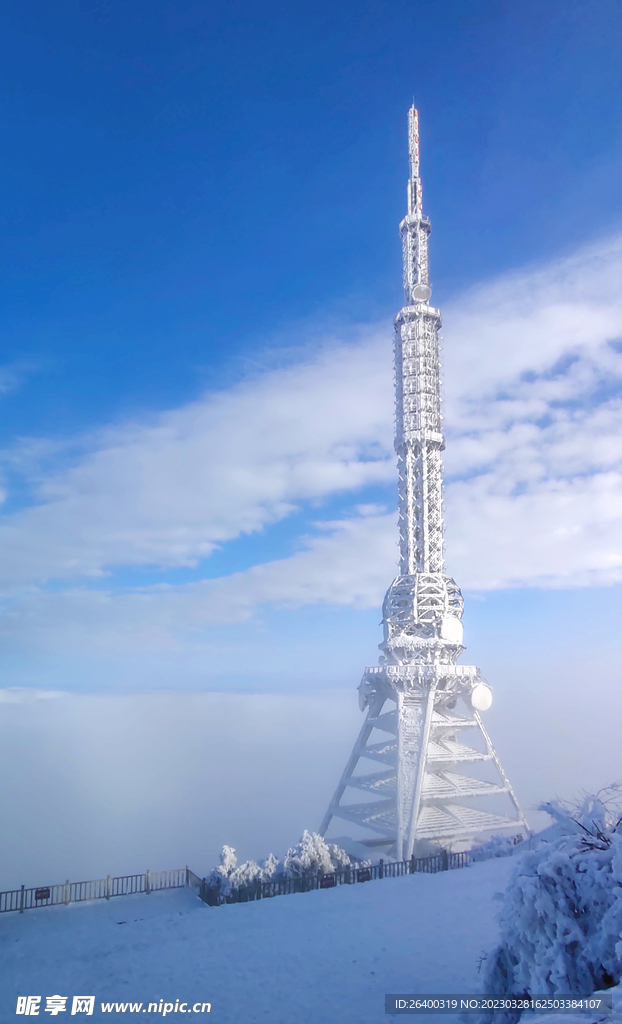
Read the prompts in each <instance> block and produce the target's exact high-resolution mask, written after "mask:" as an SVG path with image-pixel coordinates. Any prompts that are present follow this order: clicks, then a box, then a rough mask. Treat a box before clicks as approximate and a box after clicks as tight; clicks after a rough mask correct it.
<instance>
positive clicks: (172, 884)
mask: <svg viewBox="0 0 622 1024" xmlns="http://www.w3.org/2000/svg"><path fill="white" fill-rule="evenodd" d="M470 863H471V858H470V855H469V853H449V852H448V851H447V850H441V851H440V853H438V854H436V855H435V856H433V857H411V858H410V860H398V861H386V862H385V861H383V860H381V861H379V862H378V864H369V865H366V866H364V867H352V866H351V867H347V868H342V869H341V870H340V871H331V872H329V873H328V874H318V875H312V876H307V877H305V878H276V879H274V880H273V881H269V882H253V883H252V884H251V885H247V886H243V887H241V888H239V889H233V890H232V891H231V892H228V893H227V892H223V891H222V890H221V889H220V888H219V887H218V886H214V885H210V884H209V882H208V881H207V880H206V879H205V878H200V877H199V875H195V873H194V871H191V870H190V868H188V867H185V868H175V869H173V870H172V871H145V872H144V873H143V874H140V875H119V876H116V877H114V878H113V877H111V876H110V875H108V877H107V878H97V879H95V880H92V881H89V882H69V881H67V882H64V883H62V884H60V885H40V886H36V887H33V888H31V889H27V888H26V887H25V886H23V885H22V887H21V888H20V889H10V890H8V891H7V892H0V914H7V913H10V912H11V911H19V912H20V913H23V912H24V910H33V909H35V908H36V907H53V906H58V905H61V904H65V905H68V904H70V903H83V902H85V901H87V900H109V899H111V898H112V897H113V896H131V895H133V894H134V893H146V894H149V893H151V892H160V891H162V890H163V889H182V888H184V887H186V886H188V887H190V888H191V889H194V890H195V892H196V893H197V895H198V896H200V898H201V899H202V900H203V902H204V903H207V904H208V906H210V907H220V906H222V905H223V904H224V903H248V902H250V901H253V900H262V899H270V898H271V897H272V896H289V895H291V894H292V893H295V892H311V891H312V890H314V889H332V888H333V887H334V886H336V885H355V884H356V883H358V882H371V881H373V880H375V879H379V878H400V877H402V876H403V875H413V874H415V873H419V872H424V873H426V874H435V873H436V872H437V871H451V870H453V869H455V868H464V867H467V866H468V865H469V864H470Z"/></svg>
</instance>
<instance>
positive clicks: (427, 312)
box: [321, 106, 527, 859]
mask: <svg viewBox="0 0 622 1024" xmlns="http://www.w3.org/2000/svg"><path fill="white" fill-rule="evenodd" d="M408 141H409V151H410V178H409V181H408V212H407V214H406V216H405V217H404V220H403V221H402V223H401V224H400V232H401V235H402V246H403V259H404V295H405V304H404V307H403V309H402V310H401V311H400V313H399V314H398V316H397V319H396V321H395V409H396V421H395V451H396V453H397V466H398V494H399V549H400V563H399V576H397V578H396V579H395V580H394V581H393V583H392V584H391V586H390V587H389V589H388V591H387V594H386V597H385V599H384V604H383V609H382V611H383V625H384V640H383V642H382V643H381V644H380V649H381V650H382V652H383V655H382V657H381V658H380V664H379V665H377V666H373V667H372V668H367V669H365V672H364V675H363V679H362V682H361V685H360V687H359V693H360V703H361V709H362V710H365V709H367V717H366V719H365V723H364V725H363V728H362V730H361V732H360V735H359V737H358V740H357V741H356V744H355V746H354V750H353V752H352V755H351V757H350V760H349V761H348V763H347V765H346V768H345V771H344V773H343V775H342V777H341V780H340V782H339V785H338V787H337V790H336V792H335V795H334V797H333V799H332V801H331V803H330V806H329V808H328V811H327V813H326V815H325V818H324V821H323V823H322V827H321V832H322V834H325V833H326V832H327V831H328V830H329V828H330V826H331V823H332V822H333V819H334V818H340V819H345V820H346V821H347V822H349V823H350V825H351V826H352V825H354V826H355V829H354V830H353V831H355V832H358V833H359V834H358V835H352V836H347V837H344V836H339V837H337V836H335V837H334V838H335V839H337V838H338V839H339V841H340V842H341V844H342V845H344V846H345V847H346V849H348V848H349V849H350V851H351V852H352V853H355V854H359V855H361V856H362V855H364V854H365V851H366V850H367V852H368V853H369V850H370V848H374V849H375V848H377V849H378V851H379V852H383V853H384V854H385V855H387V856H390V857H396V858H397V859H403V858H407V857H410V856H412V854H413V852H415V853H417V852H425V851H426V849H430V847H435V846H439V845H440V846H443V847H451V846H453V847H458V846H460V848H464V846H468V845H470V843H471V842H472V841H473V840H478V839H480V838H485V837H486V836H487V835H488V836H490V834H491V833H496V832H504V831H506V830H509V829H512V830H513V831H514V832H519V831H521V830H526V828H527V826H526V824H525V820H524V817H523V814H522V812H521V810H520V807H519V806H518V803H517V801H516V798H515V796H514V793H513V792H512V788H511V786H510V784H509V782H508V780H507V778H506V776H505V773H504V771H503V769H502V767H501V764H500V762H499V759H498V757H497V755H496V753H495V750H494V748H493V746H492V744H491V742H490V739H489V738H488V734H487V733H486V730H485V729H484V726H483V723H482V720H481V717H480V711H485V710H487V708H488V707H489V706H490V702H491V699H492V694H491V690H490V688H489V687H488V685H487V684H486V683H484V681H483V680H482V678H481V676H480V673H479V670H478V669H477V668H475V667H474V666H472V665H457V664H456V661H457V659H458V658H459V657H460V655H461V654H462V652H463V651H464V647H463V646H462V610H463V601H462V594H461V593H460V590H459V588H458V585H457V584H456V583H455V582H454V580H453V579H452V578H451V576H447V575H446V574H445V573H444V565H443V500H442V463H441V452H442V451H443V448H444V446H445V442H444V439H443V433H442V415H441V384H440V359H439V341H438V332H439V329H440V326H441V316H440V313H439V311H438V310H437V309H435V308H434V307H433V306H431V305H430V304H429V303H430V296H431V294H432V290H431V288H430V283H429V278H428V237H429V234H430V222H429V220H428V219H427V218H426V217H425V216H424V215H423V208H422V192H421V179H420V177H419V121H418V114H417V111H416V109H415V108H414V106H413V107H412V108H411V109H410V110H409V112H408ZM370 762H372V763H375V764H370ZM378 762H380V764H382V765H383V769H382V771H378V770H377V763H378ZM372 767H376V770H374V771H370V768H372ZM361 791H363V793H364V794H365V796H364V797H361ZM331 831H332V829H331ZM370 833H371V834H370Z"/></svg>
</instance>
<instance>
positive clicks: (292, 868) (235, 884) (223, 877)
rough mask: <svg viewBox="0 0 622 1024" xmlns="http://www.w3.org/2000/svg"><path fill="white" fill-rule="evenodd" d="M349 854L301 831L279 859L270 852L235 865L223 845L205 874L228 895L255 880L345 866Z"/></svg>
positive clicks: (309, 875) (300, 875) (310, 874)
mask: <svg viewBox="0 0 622 1024" xmlns="http://www.w3.org/2000/svg"><path fill="white" fill-rule="evenodd" d="M349 864H350V858H349V857H348V855H347V853H346V852H345V850H342V849H340V847H338V846H335V844H334V843H327V842H326V840H325V839H324V838H323V837H322V836H320V835H318V834H317V833H315V832H307V831H304V832H303V833H302V838H301V840H300V842H299V843H298V844H297V845H296V846H293V847H291V849H289V850H288V851H287V853H286V854H285V857H284V858H283V860H282V861H278V860H277V859H276V857H275V856H274V854H273V853H271V854H269V856H268V857H267V858H266V860H265V861H264V862H263V864H257V863H256V861H254V860H249V861H246V862H245V863H244V864H240V865H238V862H237V857H236V855H235V850H234V849H233V847H231V846H223V848H222V853H221V855H220V864H219V865H218V867H216V868H214V869H213V871H211V872H210V874H209V875H208V876H207V878H206V882H207V884H208V885H209V886H210V887H211V888H212V889H217V890H218V892H219V893H221V894H222V895H223V896H229V895H230V894H231V893H232V892H233V891H234V890H235V889H244V888H245V887H247V886H250V885H252V884H253V883H254V882H271V881H274V880H276V879H279V878H288V879H289V878H312V877H315V876H316V875H322V874H327V873H329V872H331V871H338V870H339V869H340V868H344V867H348V865H349Z"/></svg>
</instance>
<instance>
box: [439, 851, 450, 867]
mask: <svg viewBox="0 0 622 1024" xmlns="http://www.w3.org/2000/svg"><path fill="white" fill-rule="evenodd" d="M440 858H441V866H440V870H441V871H449V853H448V852H447V850H445V849H442V850H441V854H440Z"/></svg>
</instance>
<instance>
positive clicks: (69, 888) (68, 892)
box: [65, 879, 71, 907]
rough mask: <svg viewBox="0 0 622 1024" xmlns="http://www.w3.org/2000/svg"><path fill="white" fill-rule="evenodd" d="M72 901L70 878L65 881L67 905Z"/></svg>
mask: <svg viewBox="0 0 622 1024" xmlns="http://www.w3.org/2000/svg"><path fill="white" fill-rule="evenodd" d="M70 902H71V883H70V881H69V879H67V880H66V881H65V906H66V907H68V906H69V904H70Z"/></svg>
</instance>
